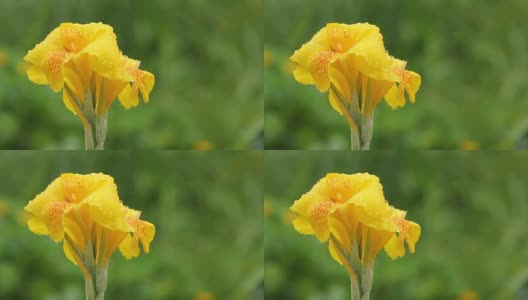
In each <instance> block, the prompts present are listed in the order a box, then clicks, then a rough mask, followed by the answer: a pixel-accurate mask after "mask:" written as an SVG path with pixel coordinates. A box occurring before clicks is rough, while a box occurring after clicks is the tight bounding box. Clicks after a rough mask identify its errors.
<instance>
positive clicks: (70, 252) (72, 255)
mask: <svg viewBox="0 0 528 300" xmlns="http://www.w3.org/2000/svg"><path fill="white" fill-rule="evenodd" d="M62 251H64V255H65V256H66V258H67V259H68V260H69V261H71V262H72V263H73V264H74V265H76V266H77V259H76V254H75V253H74V250H73V249H72V248H71V246H70V245H69V244H68V243H67V242H64V243H63V244H62Z"/></svg>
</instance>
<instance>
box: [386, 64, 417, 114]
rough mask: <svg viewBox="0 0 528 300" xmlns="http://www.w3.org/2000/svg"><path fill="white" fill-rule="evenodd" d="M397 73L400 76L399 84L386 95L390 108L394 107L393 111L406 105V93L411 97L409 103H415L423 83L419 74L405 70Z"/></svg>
mask: <svg viewBox="0 0 528 300" xmlns="http://www.w3.org/2000/svg"><path fill="white" fill-rule="evenodd" d="M395 72H396V73H397V74H398V78H399V79H398V81H399V84H398V85H396V84H394V85H393V86H392V88H391V89H390V90H389V92H388V93H387V94H386V95H385V101H386V102H387V104H389V105H390V107H392V109H396V108H398V107H401V106H404V105H405V93H407V95H408V96H409V101H410V102H411V103H414V101H415V95H416V92H417V91H418V89H419V88H420V84H421V81H422V78H421V77H420V75H419V74H418V73H415V72H412V71H407V70H404V69H401V70H397V71H395Z"/></svg>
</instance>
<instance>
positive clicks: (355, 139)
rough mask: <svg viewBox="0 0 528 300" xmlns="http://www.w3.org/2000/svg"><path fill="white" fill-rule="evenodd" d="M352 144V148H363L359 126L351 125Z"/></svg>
mask: <svg viewBox="0 0 528 300" xmlns="http://www.w3.org/2000/svg"><path fill="white" fill-rule="evenodd" d="M350 146H351V149H352V150H361V139H360V138H359V132H358V128H357V127H356V128H354V127H350Z"/></svg>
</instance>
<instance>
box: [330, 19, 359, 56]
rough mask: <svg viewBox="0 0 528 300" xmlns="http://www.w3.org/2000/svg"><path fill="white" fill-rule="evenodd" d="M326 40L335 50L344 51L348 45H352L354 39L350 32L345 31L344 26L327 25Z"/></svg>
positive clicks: (348, 47)
mask: <svg viewBox="0 0 528 300" xmlns="http://www.w3.org/2000/svg"><path fill="white" fill-rule="evenodd" d="M326 32H327V34H328V42H329V44H330V47H331V48H332V50H334V51H335V52H339V53H345V52H346V51H347V50H348V49H350V47H352V46H353V44H354V41H353V39H352V36H351V35H350V32H349V31H347V30H346V29H345V28H344V27H342V26H339V25H334V26H330V25H329V26H328V27H327V31H326Z"/></svg>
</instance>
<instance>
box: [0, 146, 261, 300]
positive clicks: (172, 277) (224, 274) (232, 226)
mask: <svg viewBox="0 0 528 300" xmlns="http://www.w3.org/2000/svg"><path fill="white" fill-rule="evenodd" d="M0 169H1V170H4V171H6V172H8V173H9V175H7V176H4V179H3V180H2V182H1V183H0V191H2V197H0V198H1V199H0V236H1V238H0V278H1V279H2V280H0V298H1V299H21V300H23V299H28V300H30V299H35V300H37V299H38V300H41V299H45V300H51V299H82V298H83V297H84V296H83V295H84V281H83V276H82V273H81V271H80V269H79V268H78V267H76V266H74V265H73V264H72V263H71V262H69V261H68V260H67V259H66V257H65V256H64V254H63V252H62V247H61V245H59V244H56V243H54V242H53V241H51V239H50V238H49V237H47V236H37V235H35V234H33V233H31V232H30V231H29V229H28V228H27V226H26V225H25V224H24V221H23V215H22V214H21V213H22V211H23V207H24V206H25V205H26V204H27V202H29V200H31V199H33V198H34V197H35V196H36V195H37V194H38V193H40V192H41V191H43V190H44V189H45V187H46V186H47V185H48V184H49V183H50V182H51V181H52V180H53V179H55V178H56V177H58V176H59V174H60V173H63V172H76V173H90V172H103V173H106V174H109V175H112V176H113V177H114V179H115V182H116V184H117V186H118V189H119V196H120V198H121V200H122V201H123V202H124V203H125V204H126V205H128V206H130V207H133V208H135V209H138V210H141V211H142V215H141V216H142V218H144V219H145V220H148V221H150V222H152V223H153V224H155V226H156V236H155V238H154V241H153V243H152V244H151V248H150V253H149V254H144V253H142V254H140V256H139V257H137V258H134V259H132V260H129V261H127V260H126V259H125V258H124V257H122V256H121V255H120V254H119V253H114V255H113V256H112V258H111V261H110V267H109V281H108V289H107V293H106V295H107V298H108V299H193V296H194V295H196V293H197V292H198V291H201V290H203V291H208V292H211V293H212V294H213V295H215V296H216V299H235V300H249V299H251V300H261V299H262V297H263V296H262V294H263V291H262V287H261V286H262V280H263V276H264V275H263V273H264V270H263V262H262V257H263V255H264V253H263V251H264V250H263V228H262V227H263V224H262V198H263V192H262V175H261V174H262V154H261V153H255V152H246V153H235V152H233V153H228V152H214V153H213V152H207V153H206V152H187V151H182V152H137V153H135V152H121V151H105V152H99V153H95V154H87V153H85V152H80V151H64V152H60V151H59V152H42V151H39V152H15V151H13V152H3V153H0ZM6 174H7V173H6Z"/></svg>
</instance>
